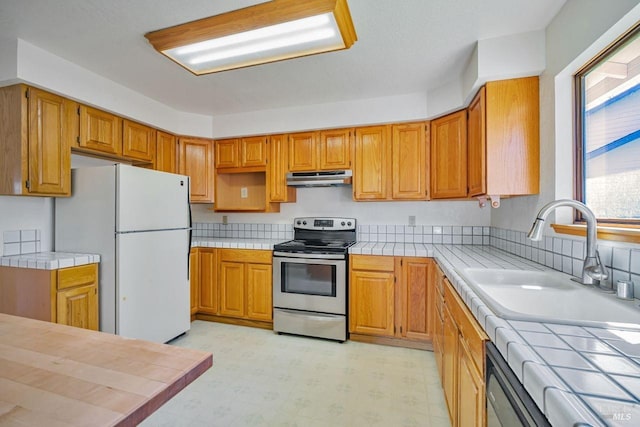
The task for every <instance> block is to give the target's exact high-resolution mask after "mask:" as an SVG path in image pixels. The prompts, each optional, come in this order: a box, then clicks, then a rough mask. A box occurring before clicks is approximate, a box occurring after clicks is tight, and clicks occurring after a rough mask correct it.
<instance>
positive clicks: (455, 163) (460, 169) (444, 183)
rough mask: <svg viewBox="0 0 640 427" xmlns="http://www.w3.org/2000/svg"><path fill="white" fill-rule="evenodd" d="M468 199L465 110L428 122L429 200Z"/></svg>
mask: <svg viewBox="0 0 640 427" xmlns="http://www.w3.org/2000/svg"><path fill="white" fill-rule="evenodd" d="M464 197H467V111H466V110H461V111H457V112H455V113H452V114H448V115H446V116H443V117H439V118H437V119H434V120H432V121H431V198H432V199H455V198H464Z"/></svg>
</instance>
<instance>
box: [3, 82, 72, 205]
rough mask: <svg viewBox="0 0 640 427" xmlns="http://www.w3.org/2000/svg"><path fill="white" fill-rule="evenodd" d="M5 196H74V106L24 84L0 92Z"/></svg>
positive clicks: (58, 97)
mask: <svg viewBox="0 0 640 427" xmlns="http://www.w3.org/2000/svg"><path fill="white" fill-rule="evenodd" d="M0 116H1V117H2V125H1V126H0V140H1V141H2V144H3V155H2V156H1V157H0V194H4V195H29V196H69V195H70V194H71V143H72V141H73V140H74V139H75V138H76V137H77V128H76V127H75V126H74V124H76V123H77V122H76V121H75V118H76V109H75V103H73V102H72V101H69V100H67V99H65V98H63V97H61V96H58V95H54V94H51V93H48V92H45V91H42V90H39V89H35V88H30V87H27V86H25V85H14V86H8V87H3V88H0Z"/></svg>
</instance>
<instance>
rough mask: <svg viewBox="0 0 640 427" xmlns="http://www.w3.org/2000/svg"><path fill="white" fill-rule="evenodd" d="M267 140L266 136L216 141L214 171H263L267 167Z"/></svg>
mask: <svg viewBox="0 0 640 427" xmlns="http://www.w3.org/2000/svg"><path fill="white" fill-rule="evenodd" d="M267 140H268V137H266V136H254V137H250V138H233V139H221V140H217V141H216V142H215V146H216V155H215V160H216V169H238V168H241V169H242V170H248V171H249V170H250V171H257V170H264V168H265V166H266V165H267ZM242 170H237V171H222V172H241V171H242Z"/></svg>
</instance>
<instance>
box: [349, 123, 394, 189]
mask: <svg viewBox="0 0 640 427" xmlns="http://www.w3.org/2000/svg"><path fill="white" fill-rule="evenodd" d="M355 144H356V147H355V153H354V154H355V159H354V171H353V173H354V178H353V198H354V200H384V199H386V198H387V195H388V188H389V182H388V181H389V180H390V175H389V159H390V158H391V145H390V144H389V127H388V126H372V127H366V128H358V129H356V142H355Z"/></svg>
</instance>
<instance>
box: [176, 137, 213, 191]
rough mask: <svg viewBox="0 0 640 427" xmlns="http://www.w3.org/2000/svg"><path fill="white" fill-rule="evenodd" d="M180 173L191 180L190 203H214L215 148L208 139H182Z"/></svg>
mask: <svg viewBox="0 0 640 427" xmlns="http://www.w3.org/2000/svg"><path fill="white" fill-rule="evenodd" d="M179 145H180V173H181V174H182V175H188V176H189V177H190V178H191V179H190V189H191V194H190V201H191V202H192V203H198V202H200V203H213V159H212V157H213V156H212V154H213V147H212V141H210V140H207V139H196V138H180V142H179Z"/></svg>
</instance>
